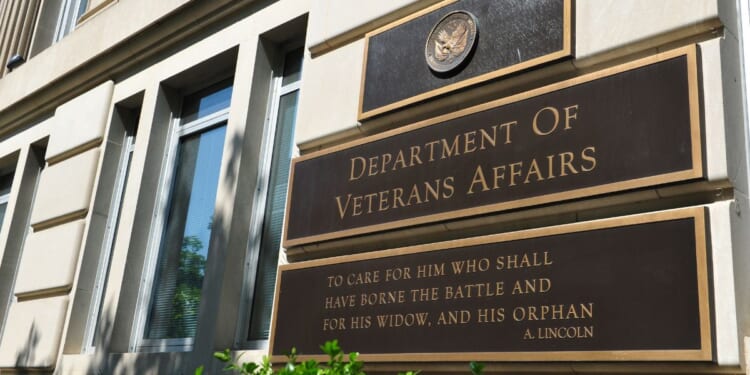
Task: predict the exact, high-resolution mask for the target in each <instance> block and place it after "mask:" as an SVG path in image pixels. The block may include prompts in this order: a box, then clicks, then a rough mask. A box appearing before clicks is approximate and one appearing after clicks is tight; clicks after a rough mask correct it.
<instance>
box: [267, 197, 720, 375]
mask: <svg viewBox="0 0 750 375" xmlns="http://www.w3.org/2000/svg"><path fill="white" fill-rule="evenodd" d="M704 215H705V213H704V209H703V208H700V207H699V208H688V209H681V210H673V211H664V212H660V213H654V214H642V215H635V216H630V217H623V218H616V219H607V220H599V221H593V222H584V223H576V224H570V225H564V226H558V227H550V228H541V229H535V230H527V231H521V232H515V233H507V234H500V235H494V236H487V237H479V238H474V239H467V240H459V241H452V242H445V243H436V244H428V245H422V246H415V247H409V248H402V249H395V250H387V251H381V252H376V253H366V254H357V255H351V256H345V257H338V258H329V259H322V260H316V261H309V262H301V263H296V264H291V265H284V266H281V268H280V272H279V275H278V282H277V290H276V298H275V300H274V301H275V303H276V306H275V307H274V312H275V316H274V318H273V322H272V327H273V329H272V332H273V335H272V338H271V353H272V355H274V356H279V355H282V354H283V353H285V352H287V351H288V350H289V349H290V348H291V347H296V348H297V351H298V353H301V354H303V355H311V354H319V353H320V351H319V349H318V345H320V344H321V343H323V342H324V341H326V340H332V339H338V340H339V341H341V342H342V345H344V346H345V347H346V348H351V349H352V350H356V351H359V352H360V353H362V358H363V359H365V360H367V361H388V362H390V361H410V362H411V361H469V360H479V361H580V360H586V361H623V360H634V361H710V360H711V357H712V349H711V333H710V331H711V326H710V320H709V314H710V313H709V302H708V301H709V298H708V292H707V291H708V276H707V273H708V270H707V263H706V256H707V255H706V233H705V231H706V220H705V218H704ZM277 360H278V358H277Z"/></svg>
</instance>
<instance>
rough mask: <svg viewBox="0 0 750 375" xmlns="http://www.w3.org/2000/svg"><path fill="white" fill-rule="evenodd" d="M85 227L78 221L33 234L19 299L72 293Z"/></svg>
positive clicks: (21, 271)
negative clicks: (38, 295)
mask: <svg viewBox="0 0 750 375" xmlns="http://www.w3.org/2000/svg"><path fill="white" fill-rule="evenodd" d="M84 224H85V222H84V220H77V221H74V222H71V223H66V224H63V225H58V226H55V227H52V228H49V229H45V230H41V231H35V232H34V233H31V234H29V236H28V238H27V239H26V245H25V246H24V249H23V254H22V255H21V265H20V266H19V267H18V278H17V279H16V287H15V293H16V295H26V294H40V293H45V292H58V291H68V290H70V288H71V286H72V285H73V278H74V276H75V271H76V263H77V261H78V252H79V249H80V248H81V239H82V236H83V229H84Z"/></svg>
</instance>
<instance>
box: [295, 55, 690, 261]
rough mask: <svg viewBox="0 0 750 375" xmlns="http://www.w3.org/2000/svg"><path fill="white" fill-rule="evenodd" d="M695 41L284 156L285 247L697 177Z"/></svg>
mask: <svg viewBox="0 0 750 375" xmlns="http://www.w3.org/2000/svg"><path fill="white" fill-rule="evenodd" d="M697 74H698V71H697V67H696V47H694V46H690V47H686V48H682V49H678V50H673V51H669V52H665V53H662V54H659V55H655V56H651V57H648V58H645V59H641V60H637V61H633V62H630V63H627V64H624V65H621V66H616V67H613V68H610V69H606V70H603V71H599V72H595V73H592V74H589V75H585V76H581V77H577V78H575V79H571V80H568V81H564V82H560V83H556V84H553V85H550V86H546V87H542V88H539V89H536V90H532V91H529V92H526V93H522V94H519V95H516V96H512V97H508V98H503V99H499V100H496V101H493V102H489V103H486V104H483V105H480V106H477V107H473V108H469V109H467V110H463V111H459V112H455V113H452V114H449V115H445V116H441V117H437V118H434V119H431V120H426V121H423V122H420V123H416V124H413V125H409V126H405V127H402V128H398V129H395V130H393V131H390V132H385V133H382V134H378V135H376V136H372V137H368V138H364V139H361V140H358V141H355V142H351V143H348V144H345V145H342V146H338V147H333V148H331V149H327V150H323V151H320V152H317V153H311V154H308V155H305V156H303V157H300V158H297V159H295V160H294V161H293V166H292V180H291V182H290V193H289V198H288V199H289V202H288V205H287V220H286V225H287V227H286V230H285V244H284V245H285V247H291V246H297V245H302V244H307V243H312V242H317V241H324V240H330V239H336V238H342V237H347V236H354V235H360V234H365V233H373V232H376V231H383V230H391V229H400V228H404V227H407V226H412V225H419V224H425V223H432V222H437V221H443V220H455V219H457V218H462V217H468V216H473V215H481V214H488V213H496V212H499V211H503V210H508V209H513V208H518V207H529V206H533V205H539V204H547V203H550V202H556V201H561V200H566V199H574V198H584V197H589V196H593V195H599V194H605V193H611V192H617V191H624V190H628V189H634V188H641V187H647V186H654V185H659V184H665V183H672V182H677V181H687V180H692V179H698V178H701V177H703V167H702V165H703V164H702V162H703V156H702V146H701V131H700V115H699V105H698V84H697Z"/></svg>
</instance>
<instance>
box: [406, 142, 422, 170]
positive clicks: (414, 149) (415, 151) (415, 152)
mask: <svg viewBox="0 0 750 375" xmlns="http://www.w3.org/2000/svg"><path fill="white" fill-rule="evenodd" d="M420 152H422V149H421V148H420V147H419V146H411V158H409V166H410V167H413V166H415V165H418V164H422V159H420V158H419V153H420ZM415 161H416V163H415Z"/></svg>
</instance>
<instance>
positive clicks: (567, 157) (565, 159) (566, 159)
mask: <svg viewBox="0 0 750 375" xmlns="http://www.w3.org/2000/svg"><path fill="white" fill-rule="evenodd" d="M559 155H560V176H567V175H568V174H567V173H565V168H568V170H570V173H573V174H578V171H577V170H576V169H575V168H573V165H571V163H572V162H573V153H572V152H561V153H560V154H559Z"/></svg>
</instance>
